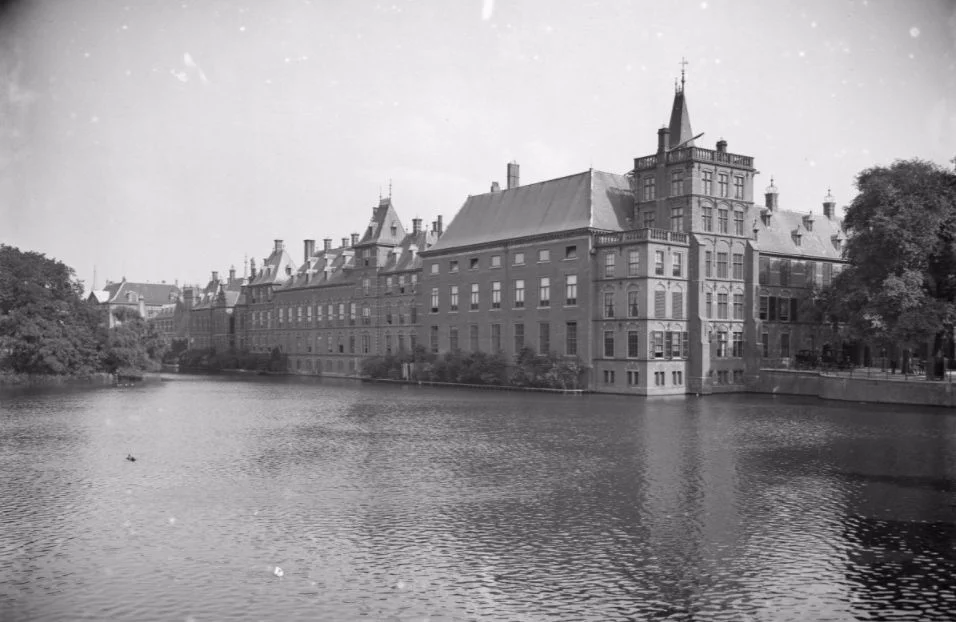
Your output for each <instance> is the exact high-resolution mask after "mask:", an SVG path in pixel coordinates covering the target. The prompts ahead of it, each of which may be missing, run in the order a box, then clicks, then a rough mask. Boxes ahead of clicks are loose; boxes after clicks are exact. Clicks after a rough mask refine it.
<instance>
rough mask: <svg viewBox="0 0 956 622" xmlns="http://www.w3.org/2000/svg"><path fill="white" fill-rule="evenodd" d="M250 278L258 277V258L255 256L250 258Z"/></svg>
mask: <svg viewBox="0 0 956 622" xmlns="http://www.w3.org/2000/svg"><path fill="white" fill-rule="evenodd" d="M249 278H250V279H254V278H256V258H255V257H253V258H252V259H250V260H249Z"/></svg>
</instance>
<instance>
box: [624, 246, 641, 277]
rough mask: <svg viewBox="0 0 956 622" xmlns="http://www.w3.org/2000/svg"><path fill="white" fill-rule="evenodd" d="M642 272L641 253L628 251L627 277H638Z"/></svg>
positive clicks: (633, 250) (634, 250) (632, 250)
mask: <svg viewBox="0 0 956 622" xmlns="http://www.w3.org/2000/svg"><path fill="white" fill-rule="evenodd" d="M640 272H641V253H640V251H638V250H636V249H631V250H629V251H627V276H638V275H639V274H640Z"/></svg>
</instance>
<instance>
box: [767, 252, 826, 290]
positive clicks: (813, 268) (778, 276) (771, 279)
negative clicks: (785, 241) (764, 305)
mask: <svg viewBox="0 0 956 622" xmlns="http://www.w3.org/2000/svg"><path fill="white" fill-rule="evenodd" d="M820 266H821V269H820V271H819V274H818V272H817V262H815V261H792V260H790V259H786V258H781V259H777V258H773V259H771V258H770V257H761V258H760V270H759V276H758V282H759V283H760V285H779V286H781V287H806V286H809V285H822V286H823V287H826V286H828V285H830V282H831V281H832V280H833V277H835V276H836V275H837V274H839V273H840V269H841V268H842V266H841V265H840V264H832V263H830V262H827V261H824V262H821V263H820Z"/></svg>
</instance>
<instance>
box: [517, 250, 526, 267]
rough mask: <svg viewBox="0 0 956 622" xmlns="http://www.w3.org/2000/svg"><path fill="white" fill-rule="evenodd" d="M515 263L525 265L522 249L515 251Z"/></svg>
mask: <svg viewBox="0 0 956 622" xmlns="http://www.w3.org/2000/svg"><path fill="white" fill-rule="evenodd" d="M515 265H516V266H523V265H524V253H522V252H520V251H519V252H517V253H515Z"/></svg>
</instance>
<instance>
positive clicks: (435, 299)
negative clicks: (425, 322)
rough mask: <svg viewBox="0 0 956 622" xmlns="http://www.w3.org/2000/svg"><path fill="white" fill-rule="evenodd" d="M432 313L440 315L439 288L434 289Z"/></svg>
mask: <svg viewBox="0 0 956 622" xmlns="http://www.w3.org/2000/svg"><path fill="white" fill-rule="evenodd" d="M432 313H438V288H437V287H433V288H432Z"/></svg>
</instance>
